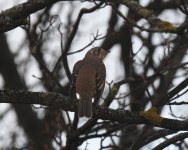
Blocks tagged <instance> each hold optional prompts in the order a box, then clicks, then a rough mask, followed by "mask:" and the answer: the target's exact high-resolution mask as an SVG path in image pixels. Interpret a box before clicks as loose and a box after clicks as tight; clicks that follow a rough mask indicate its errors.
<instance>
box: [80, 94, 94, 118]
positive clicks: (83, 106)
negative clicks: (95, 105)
mask: <svg viewBox="0 0 188 150" xmlns="http://www.w3.org/2000/svg"><path fill="white" fill-rule="evenodd" d="M78 115H79V117H84V116H85V117H87V118H91V117H92V100H91V99H83V98H82V99H80V100H79V108H78Z"/></svg>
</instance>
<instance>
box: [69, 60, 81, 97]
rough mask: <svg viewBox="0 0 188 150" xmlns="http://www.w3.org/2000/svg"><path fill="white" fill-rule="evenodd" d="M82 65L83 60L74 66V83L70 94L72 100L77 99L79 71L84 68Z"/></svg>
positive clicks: (72, 82)
mask: <svg viewBox="0 0 188 150" xmlns="http://www.w3.org/2000/svg"><path fill="white" fill-rule="evenodd" d="M82 64H83V60H80V61H78V62H76V64H75V65H74V68H73V73H72V81H71V85H70V92H69V96H70V97H71V98H75V97H76V77H77V75H78V72H79V69H80V67H81V66H82Z"/></svg>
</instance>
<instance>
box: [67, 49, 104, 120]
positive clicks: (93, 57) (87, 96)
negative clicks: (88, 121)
mask: <svg viewBox="0 0 188 150" xmlns="http://www.w3.org/2000/svg"><path fill="white" fill-rule="evenodd" d="M106 54H107V51H105V50H104V49H102V48H100V47H95V48H92V49H91V50H89V51H88V52H87V53H86V55H85V57H84V59H83V60H80V61H78V62H77V63H76V64H75V65H74V68H73V74H72V83H71V86H72V89H73V91H72V94H74V97H77V99H78V100H79V106H78V114H79V117H84V116H85V117H87V118H91V117H92V99H94V103H95V105H97V104H98V102H99V99H100V97H101V95H102V93H103V90H104V86H105V78H106V68H105V65H104V63H103V61H102V60H103V58H104V57H105V55H106Z"/></svg>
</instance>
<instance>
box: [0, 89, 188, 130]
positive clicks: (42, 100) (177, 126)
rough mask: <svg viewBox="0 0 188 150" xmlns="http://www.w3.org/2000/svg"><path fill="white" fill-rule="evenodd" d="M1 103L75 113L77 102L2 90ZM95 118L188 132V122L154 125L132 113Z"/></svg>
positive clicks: (102, 111) (101, 112)
mask: <svg viewBox="0 0 188 150" xmlns="http://www.w3.org/2000/svg"><path fill="white" fill-rule="evenodd" d="M0 103H15V104H40V105H45V106H51V107H59V108H61V109H63V110H66V111H75V109H76V108H75V106H76V104H77V101H76V100H74V101H72V100H70V99H69V98H68V97H65V96H63V95H61V94H58V93H55V92H46V93H45V92H41V93H40V92H25V91H14V90H0ZM93 116H94V118H98V119H103V120H111V121H112V122H119V123H128V124H147V125H151V126H154V127H161V128H167V129H171V130H175V131H180V130H188V122H186V121H179V120H175V119H167V118H162V122H161V124H153V123H152V122H149V121H147V120H146V119H145V118H144V117H143V116H142V115H141V113H138V112H131V111H118V110H112V109H109V108H101V107H100V108H97V109H96V111H95V112H94V114H93Z"/></svg>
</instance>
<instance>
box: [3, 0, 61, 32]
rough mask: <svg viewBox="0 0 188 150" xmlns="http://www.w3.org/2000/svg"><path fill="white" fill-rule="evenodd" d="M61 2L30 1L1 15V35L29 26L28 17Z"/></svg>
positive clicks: (48, 0)
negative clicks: (19, 27)
mask: <svg viewBox="0 0 188 150" xmlns="http://www.w3.org/2000/svg"><path fill="white" fill-rule="evenodd" d="M58 1H60V0H29V1H27V2H25V3H22V4H18V5H16V6H14V7H12V8H10V9H7V10H5V11H2V12H1V13H0V33H3V32H6V31H9V30H11V29H14V28H16V27H18V26H19V25H24V24H27V20H26V17H28V16H29V15H30V14H32V13H35V12H37V11H39V10H41V9H43V8H45V7H47V6H50V5H52V4H54V3H56V2H58Z"/></svg>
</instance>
